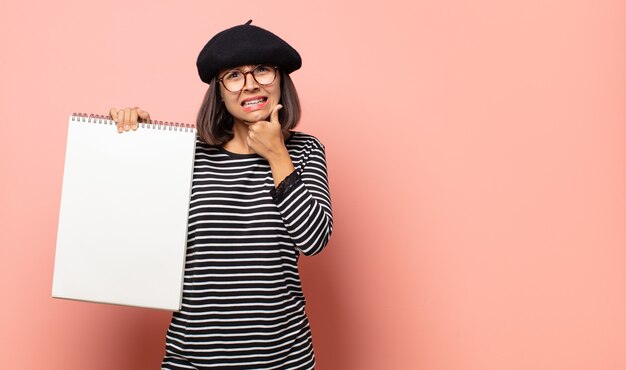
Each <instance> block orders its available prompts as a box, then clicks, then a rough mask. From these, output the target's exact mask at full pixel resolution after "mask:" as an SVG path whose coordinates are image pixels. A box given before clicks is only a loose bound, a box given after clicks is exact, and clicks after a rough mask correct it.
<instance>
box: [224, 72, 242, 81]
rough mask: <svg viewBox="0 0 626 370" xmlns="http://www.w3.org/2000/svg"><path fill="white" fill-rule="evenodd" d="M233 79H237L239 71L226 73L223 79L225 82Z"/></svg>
mask: <svg viewBox="0 0 626 370" xmlns="http://www.w3.org/2000/svg"><path fill="white" fill-rule="evenodd" d="M234 78H239V71H231V72H227V73H226V74H225V75H224V79H225V80H232V79H234Z"/></svg>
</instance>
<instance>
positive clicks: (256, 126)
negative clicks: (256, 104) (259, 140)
mask: <svg viewBox="0 0 626 370" xmlns="http://www.w3.org/2000/svg"><path fill="white" fill-rule="evenodd" d="M259 126H260V125H259V122H252V123H248V132H251V131H255V130H258V129H259Z"/></svg>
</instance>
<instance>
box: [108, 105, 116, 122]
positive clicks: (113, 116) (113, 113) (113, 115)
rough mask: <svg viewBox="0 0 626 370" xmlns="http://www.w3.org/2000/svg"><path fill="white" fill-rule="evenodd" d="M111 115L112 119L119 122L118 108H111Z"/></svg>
mask: <svg viewBox="0 0 626 370" xmlns="http://www.w3.org/2000/svg"><path fill="white" fill-rule="evenodd" d="M109 117H111V119H112V120H113V121H114V122H117V109H115V108H111V109H109Z"/></svg>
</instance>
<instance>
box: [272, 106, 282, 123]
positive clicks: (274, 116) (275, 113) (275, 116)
mask: <svg viewBox="0 0 626 370" xmlns="http://www.w3.org/2000/svg"><path fill="white" fill-rule="evenodd" d="M282 107H283V106H282V105H280V104H277V105H276V106H275V107H274V110H272V116H271V118H270V122H272V123H278V124H280V122H278V110H279V109H281V108H282Z"/></svg>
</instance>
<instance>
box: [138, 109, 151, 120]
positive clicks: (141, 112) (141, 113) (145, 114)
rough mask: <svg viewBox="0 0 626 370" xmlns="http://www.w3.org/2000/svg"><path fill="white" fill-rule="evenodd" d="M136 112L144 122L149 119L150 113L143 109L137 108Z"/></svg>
mask: <svg viewBox="0 0 626 370" xmlns="http://www.w3.org/2000/svg"><path fill="white" fill-rule="evenodd" d="M137 114H138V115H139V118H141V119H142V120H143V121H144V122H148V121H150V113H148V112H146V111H145V110H141V109H139V108H137Z"/></svg>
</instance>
